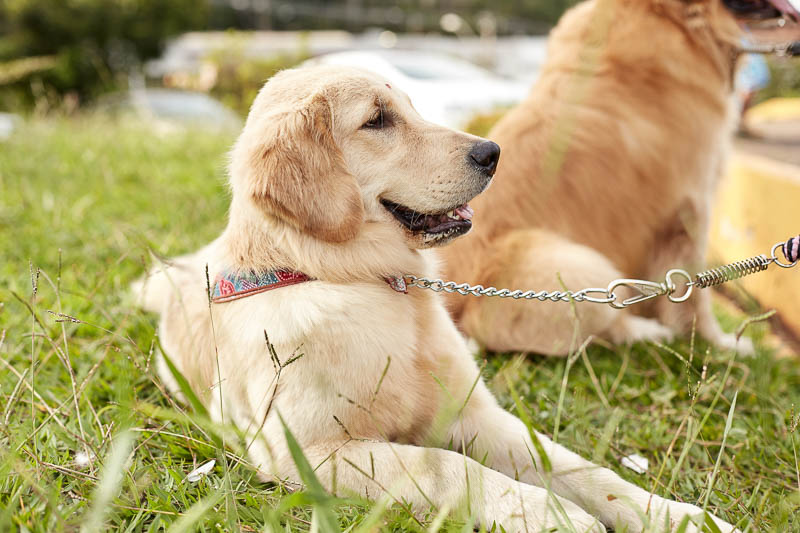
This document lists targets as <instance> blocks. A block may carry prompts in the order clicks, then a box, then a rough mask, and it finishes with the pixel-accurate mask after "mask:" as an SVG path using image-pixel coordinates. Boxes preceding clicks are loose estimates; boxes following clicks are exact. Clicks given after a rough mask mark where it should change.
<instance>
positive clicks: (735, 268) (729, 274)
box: [694, 254, 772, 289]
mask: <svg viewBox="0 0 800 533" xmlns="http://www.w3.org/2000/svg"><path fill="white" fill-rule="evenodd" d="M771 263H772V259H770V258H768V257H767V256H766V255H764V254H761V255H758V256H756V257H751V258H749V259H744V260H742V261H736V262H733V263H729V264H727V265H722V266H720V267H717V268H711V269H709V270H705V271H703V272H700V273H698V274H696V275H695V277H694V286H695V287H699V288H701V289H705V288H706V287H714V286H716V285H722V284H723V283H725V282H726V281H733V280H735V279H739V278H743V277H744V276H749V275H750V274H755V273H756V272H761V271H764V270H766V269H767V267H769V265H770V264H771Z"/></svg>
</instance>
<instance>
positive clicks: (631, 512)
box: [451, 382, 735, 533]
mask: <svg viewBox="0 0 800 533" xmlns="http://www.w3.org/2000/svg"><path fill="white" fill-rule="evenodd" d="M451 437H452V439H453V442H454V443H456V444H459V445H463V446H465V447H466V448H467V450H466V451H467V453H468V454H469V455H470V456H472V457H476V458H481V459H483V458H485V464H486V465H487V466H489V467H491V468H493V469H495V470H498V471H500V472H503V473H505V474H506V475H508V476H512V477H514V478H515V479H519V480H521V481H523V482H525V483H531V484H533V485H538V486H543V487H549V488H550V489H551V490H552V491H553V492H554V493H555V494H557V495H559V496H561V497H563V498H565V499H567V500H569V501H572V502H575V503H577V504H578V505H580V507H581V508H583V509H585V510H586V511H588V512H589V513H590V514H592V515H593V516H597V517H598V518H600V520H601V521H602V522H603V524H605V525H607V526H611V527H615V528H617V531H630V532H634V531H641V530H642V528H643V527H644V524H643V521H642V516H643V515H649V516H650V519H651V524H655V525H657V526H658V528H659V529H655V530H658V531H661V530H662V529H660V528H663V527H664V524H666V523H667V520H669V524H670V531H674V530H675V529H676V527H677V525H678V524H679V523H680V521H681V520H682V519H683V517H684V516H687V515H688V516H690V517H694V516H697V515H700V514H701V513H702V510H701V509H700V508H698V507H696V506H694V505H690V504H687V503H679V502H675V501H671V500H667V499H664V498H661V497H660V496H656V495H654V494H651V493H649V492H647V491H646V490H643V489H641V488H639V487H637V486H635V485H633V484H631V483H628V482H627V481H625V480H623V479H622V478H621V477H619V476H618V475H617V474H615V473H614V472H612V471H611V470H608V469H607V468H602V467H600V466H597V465H595V464H592V463H591V462H589V461H587V460H585V459H583V458H582V457H580V456H579V455H577V454H575V453H573V452H571V451H569V450H567V449H566V448H564V447H562V446H559V445H558V444H555V443H554V442H552V441H551V440H550V439H548V438H547V437H545V436H544V435H541V434H539V433H534V437H535V438H536V439H537V440H538V441H539V442H538V444H539V445H540V446H541V449H542V450H544V452H545V454H546V455H547V458H548V459H549V465H550V471H549V472H548V471H547V470H546V469H545V468H544V462H543V461H542V459H541V458H540V456H539V454H538V453H537V451H536V450H537V447H536V446H534V444H533V442H532V440H531V438H530V434H529V432H528V430H527V428H526V427H525V425H524V424H523V423H522V421H521V420H519V419H518V418H517V417H515V416H513V415H512V414H510V413H508V412H507V411H505V410H503V409H501V408H500V407H499V406H498V405H497V403H496V401H495V399H494V398H493V397H492V395H491V393H490V392H489V391H488V389H487V388H486V386H485V385H484V384H483V383H482V382H481V383H478V385H477V386H476V388H475V390H474V392H473V394H472V396H471V397H470V399H469V403H468V404H467V405H466V407H465V408H464V411H463V412H462V415H461V418H460V419H459V420H458V421H457V422H456V423H455V425H454V427H453V430H452V433H451ZM668 517H669V518H668ZM713 520H714V521H715V522H716V524H717V525H718V526H719V527H720V530H721V531H723V532H724V533H730V532H731V531H734V530H735V528H734V527H733V526H732V525H730V524H728V523H727V522H724V521H722V520H719V519H717V518H713ZM687 531H698V529H696V528H693V527H690V528H689V529H688V530H687Z"/></svg>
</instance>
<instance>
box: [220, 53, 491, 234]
mask: <svg viewBox="0 0 800 533" xmlns="http://www.w3.org/2000/svg"><path fill="white" fill-rule="evenodd" d="M499 154H500V149H499V147H498V146H497V145H496V144H495V143H492V142H489V141H486V140H483V139H480V138H478V137H474V136H472V135H467V134H465V133H460V132H455V131H453V130H450V129H447V128H444V127H441V126H436V125H434V124H431V123H429V122H426V121H425V120H423V119H422V118H421V117H420V116H419V114H418V113H417V112H416V111H415V110H414V108H413V106H412V105H411V102H410V101H409V99H408V97H407V96H406V95H405V94H404V93H402V92H401V91H399V90H397V89H396V88H394V87H392V86H391V84H389V83H387V82H386V80H384V79H381V78H379V77H377V76H375V75H373V74H369V73H367V72H364V71H360V70H357V69H348V68H342V67H306V68H300V69H295V70H287V71H284V72H282V73H280V74H278V75H276V76H275V77H273V78H272V79H271V80H270V81H269V82H268V83H267V84H266V85H265V86H264V88H263V89H262V90H261V92H260V93H259V94H258V96H257V98H256V100H255V102H254V103H253V106H252V108H251V110H250V115H249V116H248V119H247V123H246V125H245V127H244V131H243V132H242V134H241V136H240V137H239V139H238V141H237V142H236V145H235V146H234V149H233V152H232V154H231V183H232V187H233V194H234V200H235V201H237V200H244V201H247V202H250V203H251V204H253V205H255V206H256V207H257V208H258V209H259V210H260V211H261V212H262V213H263V214H264V215H266V216H267V217H270V218H271V219H273V220H277V221H279V223H282V224H286V225H289V226H291V227H293V228H295V229H296V230H298V231H301V232H303V233H305V234H309V235H311V236H313V237H315V238H317V239H320V240H322V241H326V242H333V243H336V242H345V241H348V240H351V239H353V238H355V236H356V235H358V233H359V231H360V230H361V228H362V226H363V225H364V224H367V223H379V224H391V225H394V226H396V227H398V228H400V229H401V230H402V232H403V234H404V236H405V238H406V240H407V241H408V243H409V245H410V246H411V247H413V248H424V247H430V246H436V245H441V244H444V243H446V242H447V241H449V240H451V239H453V238H455V237H457V236H459V235H462V234H464V233H466V232H467V231H469V229H470V228H471V226H472V222H471V218H472V210H471V209H470V207H469V205H468V204H467V202H469V201H470V200H471V199H472V198H474V197H475V196H476V195H477V194H478V193H480V192H481V191H483V190H484V189H485V188H486V187H487V186H488V185H489V182H490V181H491V178H492V176H493V174H494V172H495V169H496V167H497V161H498V157H499Z"/></svg>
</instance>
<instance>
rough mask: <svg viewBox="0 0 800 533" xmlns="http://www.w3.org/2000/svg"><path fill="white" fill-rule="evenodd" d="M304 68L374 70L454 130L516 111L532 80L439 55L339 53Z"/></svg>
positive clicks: (428, 116) (421, 110)
mask: <svg viewBox="0 0 800 533" xmlns="http://www.w3.org/2000/svg"><path fill="white" fill-rule="evenodd" d="M304 64H315V65H318V64H323V65H342V66H350V67H359V68H363V69H366V70H371V71H373V72H375V73H377V74H380V75H381V76H383V77H384V78H386V79H388V80H389V81H390V82H392V83H393V84H394V85H395V86H396V87H397V88H398V89H400V90H402V91H405V92H406V93H407V94H408V96H409V97H410V98H411V101H412V102H413V104H414V107H415V108H416V109H417V111H419V113H420V114H421V115H422V116H423V117H424V118H425V119H426V120H430V121H431V122H436V123H438V124H442V125H444V126H449V127H451V128H462V127H464V125H465V124H466V123H467V121H469V119H470V118H472V117H473V116H474V115H476V114H479V113H488V112H491V111H494V110H496V109H498V108H504V107H511V106H513V105H515V104H517V103H519V102H520V101H521V100H522V99H523V98H525V96H526V95H527V94H528V90H529V84H528V83H527V82H524V81H516V80H511V79H506V78H501V77H500V76H497V75H495V74H492V73H491V72H490V71H488V70H486V69H483V68H481V67H479V66H477V65H475V64H473V63H470V62H469V61H465V60H463V59H460V58H457V57H451V56H448V55H445V54H440V53H433V52H421V51H406V50H375V51H352V52H335V53H331V54H326V55H322V56H318V57H315V58H312V59H309V60H308V61H306V62H305V63H304Z"/></svg>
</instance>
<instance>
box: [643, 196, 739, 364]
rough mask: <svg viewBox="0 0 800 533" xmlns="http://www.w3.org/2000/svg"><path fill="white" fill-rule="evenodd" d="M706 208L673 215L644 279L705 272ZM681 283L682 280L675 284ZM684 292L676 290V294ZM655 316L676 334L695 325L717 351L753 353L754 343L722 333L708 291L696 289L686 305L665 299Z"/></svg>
mask: <svg viewBox="0 0 800 533" xmlns="http://www.w3.org/2000/svg"><path fill="white" fill-rule="evenodd" d="M707 210H708V209H707V207H704V206H700V207H692V206H691V204H690V203H687V204H686V205H684V206H683V207H682V208H681V209H679V210H678V213H676V215H675V217H674V220H673V221H672V222H670V223H669V224H667V225H666V226H667V227H668V228H669V229H668V230H666V231H665V232H663V233H662V234H660V235H657V236H656V242H655V243H654V246H653V247H652V250H653V255H652V258H651V259H650V261H649V262H648V267H647V272H646V275H647V276H648V277H650V278H651V279H653V280H657V279H661V278H663V276H664V274H665V273H666V272H667V271H668V270H670V269H672V268H682V269H684V270H687V271H688V272H689V273H690V274H694V273H695V272H699V271H700V270H704V269H705V255H706V248H707V242H708V236H707V235H708V220H707V219H708V214H707V213H705V211H707ZM677 281H679V282H683V280H682V279H679V280H677ZM681 291H683V288H682V287H678V293H680V292H681ZM654 309H655V315H656V316H657V317H658V319H659V321H661V322H662V323H664V324H666V325H667V326H668V327H670V328H672V329H673V330H674V331H676V332H681V333H688V332H689V331H691V328H692V327H693V324H695V323H696V327H697V331H698V333H700V335H702V336H703V337H704V338H706V339H707V340H709V341H711V342H713V343H714V344H716V345H717V346H719V347H720V348H727V349H736V350H738V351H739V352H741V353H744V354H752V353H753V343H752V342H751V341H750V339H747V338H742V339H740V340H739V341H738V342H737V340H736V337H735V336H734V335H732V334H729V333H725V332H723V331H722V328H721V327H720V325H719V322H717V319H716V318H715V317H714V313H713V312H712V310H711V292H710V289H695V291H694V294H692V297H691V298H690V299H689V300H688V301H687V302H685V303H680V304H675V303H672V302H670V301H669V300H667V299H666V298H659V300H658V301H657V302H655V303H654Z"/></svg>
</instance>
